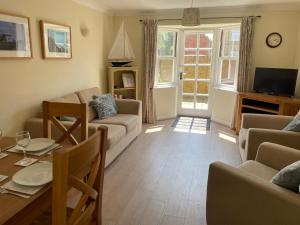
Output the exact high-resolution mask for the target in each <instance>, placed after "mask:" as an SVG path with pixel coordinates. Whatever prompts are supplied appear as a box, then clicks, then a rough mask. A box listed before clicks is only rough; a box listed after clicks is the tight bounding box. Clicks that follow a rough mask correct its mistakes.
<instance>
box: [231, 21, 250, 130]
mask: <svg viewBox="0 0 300 225" xmlns="http://www.w3.org/2000/svg"><path fill="white" fill-rule="evenodd" d="M255 20H256V18H255V17H253V16H249V17H243V18H242V23H241V36H240V53H239V70H238V77H237V92H247V91H249V90H250V78H251V76H250V66H251V51H252V43H253V36H254V24H255ZM236 113H237V99H236V104H235V110H234V115H233V120H232V123H231V128H235V120H236Z"/></svg>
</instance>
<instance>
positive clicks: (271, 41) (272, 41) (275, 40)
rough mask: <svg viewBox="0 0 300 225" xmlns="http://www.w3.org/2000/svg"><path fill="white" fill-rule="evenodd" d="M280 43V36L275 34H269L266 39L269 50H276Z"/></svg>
mask: <svg viewBox="0 0 300 225" xmlns="http://www.w3.org/2000/svg"><path fill="white" fill-rule="evenodd" d="M281 43H282V36H281V34H279V33H276V32H274V33H271V34H269V35H268V37H267V39H266V44H267V45H268V46H269V47H270V48H277V47H278V46H279V45H281Z"/></svg>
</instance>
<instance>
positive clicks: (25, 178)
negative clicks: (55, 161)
mask: <svg viewBox="0 0 300 225" xmlns="http://www.w3.org/2000/svg"><path fill="white" fill-rule="evenodd" d="M12 180H13V182H15V183H17V184H20V185H24V186H41V185H44V184H47V183H49V182H51V181H52V163H51V162H40V163H36V164H33V165H31V166H28V167H26V168H24V169H22V170H19V171H18V172H17V173H16V174H15V175H14V176H13V177H12Z"/></svg>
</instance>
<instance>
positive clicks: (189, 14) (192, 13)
mask: <svg viewBox="0 0 300 225" xmlns="http://www.w3.org/2000/svg"><path fill="white" fill-rule="evenodd" d="M181 24H182V26H199V25H200V10H199V8H186V9H184V10H183V17H182V23H181Z"/></svg>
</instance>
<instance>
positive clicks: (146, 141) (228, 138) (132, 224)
mask: <svg viewBox="0 0 300 225" xmlns="http://www.w3.org/2000/svg"><path fill="white" fill-rule="evenodd" d="M172 123H173V121H172V120H170V121H164V122H159V123H157V124H155V125H147V126H144V128H143V132H142V134H141V135H140V136H139V137H138V138H137V139H136V140H135V141H134V142H133V143H132V144H131V145H130V146H129V147H128V148H127V149H126V150H125V151H124V152H123V153H122V155H120V156H119V157H118V158H117V159H116V160H115V162H113V164H111V165H110V166H109V167H108V168H107V169H106V172H105V173H106V174H105V186H104V200H103V201H104V202H103V217H104V225H206V221H205V201H206V200H205V199H206V183H207V174H208V167H209V164H210V163H211V162H214V161H223V162H226V163H228V164H231V165H237V164H239V163H240V162H241V159H240V155H239V153H238V147H237V144H236V143H234V142H235V141H236V137H235V135H234V133H233V132H232V131H231V130H229V129H228V128H225V127H223V126H221V125H218V124H215V123H212V124H211V128H210V131H207V132H205V129H203V126H204V125H203V124H201V122H200V123H198V124H196V123H195V124H194V126H192V128H191V129H187V127H185V125H184V123H189V121H186V122H185V121H184V122H183V126H180V125H179V126H178V127H175V128H174V127H171V125H172Z"/></svg>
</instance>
